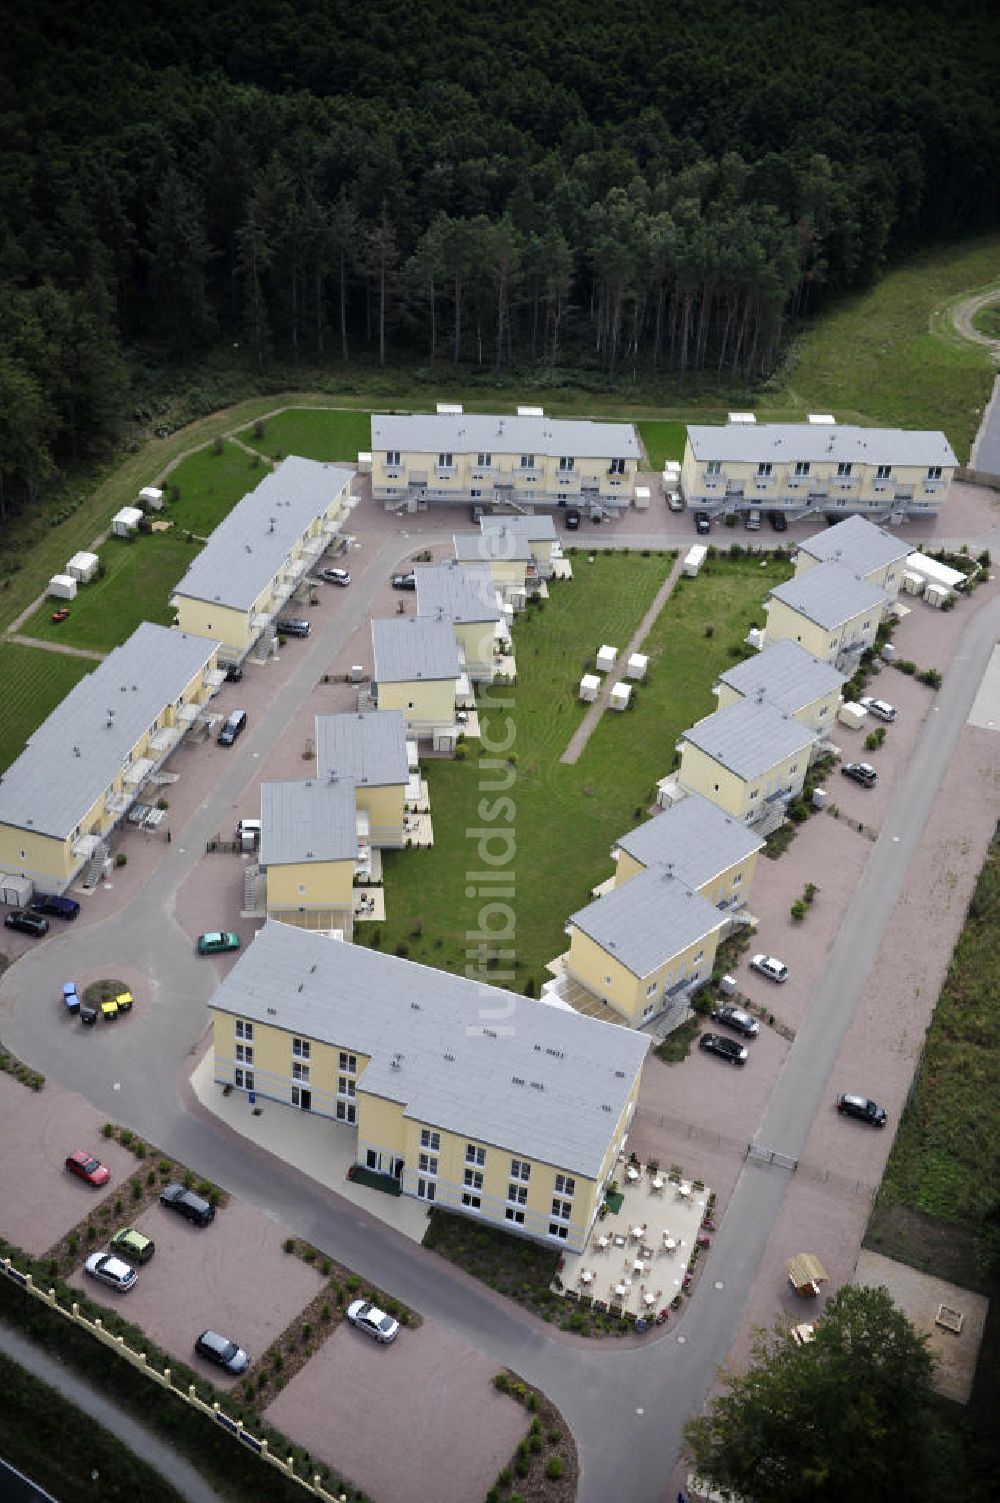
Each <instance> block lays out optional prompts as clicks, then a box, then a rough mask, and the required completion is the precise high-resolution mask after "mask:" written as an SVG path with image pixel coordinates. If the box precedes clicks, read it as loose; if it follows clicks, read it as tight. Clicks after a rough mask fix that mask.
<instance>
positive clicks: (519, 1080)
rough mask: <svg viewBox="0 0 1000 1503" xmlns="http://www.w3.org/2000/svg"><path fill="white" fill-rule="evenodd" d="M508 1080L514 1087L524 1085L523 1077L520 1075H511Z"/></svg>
mask: <svg viewBox="0 0 1000 1503" xmlns="http://www.w3.org/2000/svg"><path fill="white" fill-rule="evenodd" d="M510 1078H511V1080H512V1081H513V1083H514V1085H524V1077H523V1076H522V1075H512V1076H511V1077H510Z"/></svg>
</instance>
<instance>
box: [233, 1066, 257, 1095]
mask: <svg viewBox="0 0 1000 1503" xmlns="http://www.w3.org/2000/svg"><path fill="white" fill-rule="evenodd" d="M233 1084H234V1085H235V1086H237V1087H238V1088H239V1089H240V1090H241V1091H252V1090H253V1071H252V1070H234V1071H233Z"/></svg>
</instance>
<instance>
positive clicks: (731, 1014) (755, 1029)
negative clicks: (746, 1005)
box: [711, 1002, 760, 1039]
mask: <svg viewBox="0 0 1000 1503" xmlns="http://www.w3.org/2000/svg"><path fill="white" fill-rule="evenodd" d="M711 1018H712V1022H713V1023H721V1024H722V1025H723V1027H725V1028H734V1029H735V1030H736V1032H737V1033H742V1035H743V1037H744V1038H748V1039H753V1038H756V1037H757V1035H758V1033H759V1032H760V1024H759V1023H758V1021H757V1019H756V1018H754V1017H751V1015H750V1013H748V1012H745V1011H744V1010H743V1008H742V1007H734V1006H733V1004H732V1003H731V1002H724V1003H723V1005H722V1006H721V1007H713V1009H712V1013H711Z"/></svg>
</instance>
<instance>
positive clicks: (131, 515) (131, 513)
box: [111, 506, 142, 538]
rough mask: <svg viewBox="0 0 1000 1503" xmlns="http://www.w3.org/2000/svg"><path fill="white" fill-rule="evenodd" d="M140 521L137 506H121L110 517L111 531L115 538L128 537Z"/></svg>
mask: <svg viewBox="0 0 1000 1503" xmlns="http://www.w3.org/2000/svg"><path fill="white" fill-rule="evenodd" d="M141 521H142V512H141V511H140V510H139V508H138V506H123V507H122V509H121V511H116V512H115V514H114V516H113V517H112V518H111V531H112V534H113V535H114V536H115V537H116V538H130V537H131V536H132V534H133V533H134V532H135V531H136V530H137V529H138V526H139V523H140V522H141Z"/></svg>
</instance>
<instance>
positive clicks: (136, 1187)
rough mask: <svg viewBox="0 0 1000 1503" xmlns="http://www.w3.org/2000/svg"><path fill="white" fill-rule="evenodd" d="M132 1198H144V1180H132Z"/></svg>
mask: <svg viewBox="0 0 1000 1503" xmlns="http://www.w3.org/2000/svg"><path fill="white" fill-rule="evenodd" d="M132 1199H133V1200H141V1199H142V1180H139V1179H134V1180H133V1181H132Z"/></svg>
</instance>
